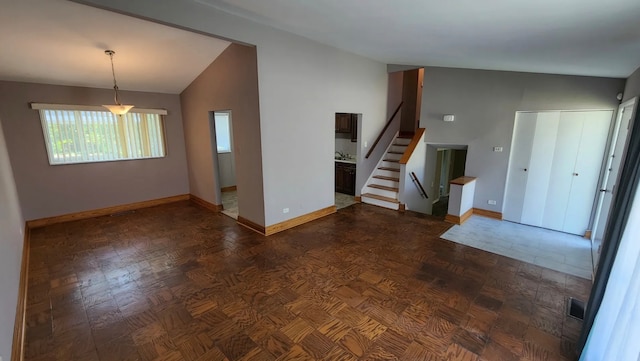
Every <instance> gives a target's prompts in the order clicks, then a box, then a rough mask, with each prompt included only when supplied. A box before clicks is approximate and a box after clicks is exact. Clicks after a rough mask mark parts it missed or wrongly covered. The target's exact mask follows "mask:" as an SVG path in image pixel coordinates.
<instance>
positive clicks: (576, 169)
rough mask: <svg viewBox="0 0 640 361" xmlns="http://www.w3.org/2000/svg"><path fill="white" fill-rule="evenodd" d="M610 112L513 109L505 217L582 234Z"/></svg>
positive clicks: (592, 197) (596, 177)
mask: <svg viewBox="0 0 640 361" xmlns="http://www.w3.org/2000/svg"><path fill="white" fill-rule="evenodd" d="M612 114H613V111H566V112H565V111H555V112H538V113H524V112H519V113H517V114H516V120H515V124H514V133H513V142H512V146H511V149H512V150H511V156H510V159H509V171H508V175H507V188H506V191H505V206H504V209H503V216H504V219H506V220H509V221H514V222H518V223H524V224H529V225H533V226H539V227H544V228H550V229H554V230H558V231H563V232H568V233H574V234H579V235H584V232H585V231H586V230H587V228H588V226H589V218H590V216H591V211H592V208H593V202H594V199H595V195H596V190H597V186H598V184H597V183H598V177H599V174H600V169H601V166H602V161H603V156H604V148H605V146H606V143H607V138H608V135H609V127H610V124H611V117H612Z"/></svg>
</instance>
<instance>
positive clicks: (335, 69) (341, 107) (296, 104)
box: [87, 0, 387, 226]
mask: <svg viewBox="0 0 640 361" xmlns="http://www.w3.org/2000/svg"><path fill="white" fill-rule="evenodd" d="M87 3H92V4H95V5H97V6H100V7H104V8H111V9H118V10H119V11H121V12H127V13H132V14H137V15H138V16H142V17H146V18H151V19H156V20H158V21H161V22H165V23H170V24H176V25H178V26H181V27H185V28H191V29H196V30H199V31H203V32H206V33H210V34H215V35H217V36H220V37H224V38H227V39H234V40H237V41H240V42H244V43H249V44H253V45H256V47H257V54H258V78H259V80H258V81H259V93H260V125H261V131H262V135H261V140H262V166H263V180H264V183H263V185H264V192H265V194H264V198H265V223H266V224H265V225H267V226H268V225H272V224H275V223H278V222H282V221H284V220H287V219H290V218H293V217H296V216H300V215H303V214H307V213H310V212H313V211H316V210H318V209H321V208H325V207H328V206H332V205H333V204H334V195H333V188H334V184H333V180H334V176H333V174H334V171H333V167H334V160H333V156H332V153H333V151H334V149H333V147H334V142H333V138H334V114H335V113H336V112H350V113H362V124H363V125H362V130H361V134H362V140H363V141H367V142H368V143H369V144H371V143H372V142H373V140H374V139H375V137H376V136H377V133H378V132H379V131H380V129H381V128H382V126H383V125H384V122H385V119H384V118H385V110H386V101H387V98H386V94H387V92H386V91H387V73H386V66H385V65H384V64H381V63H378V62H375V61H372V60H369V59H366V58H364V57H360V56H357V55H353V54H351V53H347V52H344V51H341V50H338V49H336V48H333V47H329V46H325V45H321V44H319V43H316V42H313V41H311V40H309V39H306V38H302V37H299V36H296V35H293V34H290V33H287V32H283V31H280V30H276V29H274V28H270V27H266V26H263V25H260V24H257V23H254V22H251V21H248V20H246V19H243V18H239V17H237V16H234V15H230V14H227V13H224V12H221V11H219V10H217V9H214V8H213V7H210V6H207V5H203V4H200V3H197V2H183V1H180V2H178V1H172V0H140V1H129V0H89V1H87ZM283 208H289V209H290V212H289V213H288V214H283V213H282V209H283Z"/></svg>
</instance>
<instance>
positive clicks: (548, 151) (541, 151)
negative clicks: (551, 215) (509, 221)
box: [520, 112, 560, 226]
mask: <svg viewBox="0 0 640 361" xmlns="http://www.w3.org/2000/svg"><path fill="white" fill-rule="evenodd" d="M559 123H560V112H540V113H537V118H536V129H535V133H534V135H533V144H532V147H531V158H530V160H529V168H528V170H527V173H528V178H527V184H526V190H525V194H524V202H523V208H522V218H521V221H520V223H524V224H529V225H532V226H542V219H543V216H544V209H545V205H546V202H547V193H548V191H549V186H550V183H551V182H550V180H551V162H552V160H553V156H554V153H555V149H556V138H557V137H558V126H559Z"/></svg>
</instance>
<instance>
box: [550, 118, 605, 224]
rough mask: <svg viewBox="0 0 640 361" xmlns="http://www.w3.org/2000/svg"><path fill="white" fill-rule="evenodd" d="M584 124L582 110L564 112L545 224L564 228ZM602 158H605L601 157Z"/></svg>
mask: <svg viewBox="0 0 640 361" xmlns="http://www.w3.org/2000/svg"><path fill="white" fill-rule="evenodd" d="M583 126H584V114H583V113H582V112H561V113H560V124H559V125H558V133H557V137H556V139H555V142H556V144H555V152H554V154H553V160H552V163H551V173H550V178H549V182H550V184H551V186H550V187H549V188H548V192H547V196H546V201H545V208H544V216H543V219H542V227H544V228H549V229H554V230H558V231H562V230H563V227H564V218H565V215H566V212H567V207H568V205H569V193H570V192H571V180H572V179H571V175H572V173H573V169H574V165H575V163H576V158H577V157H578V148H579V146H580V137H581V136H582V128H583ZM601 159H602V158H601Z"/></svg>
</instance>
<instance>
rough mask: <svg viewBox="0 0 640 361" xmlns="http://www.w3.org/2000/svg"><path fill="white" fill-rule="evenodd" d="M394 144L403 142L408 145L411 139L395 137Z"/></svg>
mask: <svg viewBox="0 0 640 361" xmlns="http://www.w3.org/2000/svg"><path fill="white" fill-rule="evenodd" d="M393 143H394V144H404V145H409V143H411V139H408V138H396V139H395V140H394V141H393Z"/></svg>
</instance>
